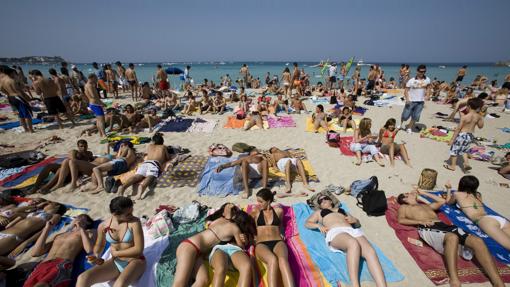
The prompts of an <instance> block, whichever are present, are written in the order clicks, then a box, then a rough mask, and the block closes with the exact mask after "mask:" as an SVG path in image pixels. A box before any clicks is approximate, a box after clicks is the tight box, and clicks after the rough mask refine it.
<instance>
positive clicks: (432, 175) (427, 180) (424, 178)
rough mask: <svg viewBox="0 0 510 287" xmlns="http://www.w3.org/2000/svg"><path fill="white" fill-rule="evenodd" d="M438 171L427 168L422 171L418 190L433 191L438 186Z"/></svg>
mask: <svg viewBox="0 0 510 287" xmlns="http://www.w3.org/2000/svg"><path fill="white" fill-rule="evenodd" d="M436 180H437V171H435V170H433V169H430V168H425V169H423V170H422V171H421V175H420V179H419V180H418V188H420V189H425V190H432V189H434V187H435V186H436Z"/></svg>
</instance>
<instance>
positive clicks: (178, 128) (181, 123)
mask: <svg viewBox="0 0 510 287" xmlns="http://www.w3.org/2000/svg"><path fill="white" fill-rule="evenodd" d="M192 123H193V119H177V120H173V119H172V120H170V121H168V122H167V123H165V125H163V126H162V127H161V128H160V129H159V130H158V131H159V132H176V133H178V132H185V131H187V130H188V128H189V127H191V124H192Z"/></svg>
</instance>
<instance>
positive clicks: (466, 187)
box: [458, 175, 480, 198]
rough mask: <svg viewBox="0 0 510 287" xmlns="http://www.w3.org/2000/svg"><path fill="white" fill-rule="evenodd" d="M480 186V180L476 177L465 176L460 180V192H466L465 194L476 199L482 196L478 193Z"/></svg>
mask: <svg viewBox="0 0 510 287" xmlns="http://www.w3.org/2000/svg"><path fill="white" fill-rule="evenodd" d="M479 186H480V182H479V181H478V178H476V177H475V176H474V175H465V176H463V177H461V179H460V180H459V188H458V189H459V191H464V192H465V193H468V194H472V195H474V196H475V197H476V198H478V197H479V196H480V193H479V192H478V187H479Z"/></svg>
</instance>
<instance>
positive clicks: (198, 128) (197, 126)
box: [186, 118, 218, 133]
mask: <svg viewBox="0 0 510 287" xmlns="http://www.w3.org/2000/svg"><path fill="white" fill-rule="evenodd" d="M217 123H218V120H207V119H202V118H196V119H195V120H193V122H192V123H191V126H190V127H189V128H188V129H187V130H186V132H188V133H212V132H213V130H214V128H215V127H216V124H217Z"/></svg>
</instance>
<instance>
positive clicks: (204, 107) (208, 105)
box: [199, 90, 213, 115]
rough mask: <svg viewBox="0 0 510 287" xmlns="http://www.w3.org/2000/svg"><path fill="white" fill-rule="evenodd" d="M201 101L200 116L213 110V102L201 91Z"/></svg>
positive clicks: (204, 91)
mask: <svg viewBox="0 0 510 287" xmlns="http://www.w3.org/2000/svg"><path fill="white" fill-rule="evenodd" d="M201 93H202V99H200V102H199V105H200V114H201V115H203V114H207V113H208V112H211V111H212V110H213V101H212V99H211V98H210V97H209V95H208V94H207V90H202V91H201Z"/></svg>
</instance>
